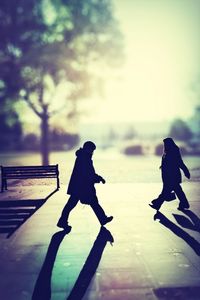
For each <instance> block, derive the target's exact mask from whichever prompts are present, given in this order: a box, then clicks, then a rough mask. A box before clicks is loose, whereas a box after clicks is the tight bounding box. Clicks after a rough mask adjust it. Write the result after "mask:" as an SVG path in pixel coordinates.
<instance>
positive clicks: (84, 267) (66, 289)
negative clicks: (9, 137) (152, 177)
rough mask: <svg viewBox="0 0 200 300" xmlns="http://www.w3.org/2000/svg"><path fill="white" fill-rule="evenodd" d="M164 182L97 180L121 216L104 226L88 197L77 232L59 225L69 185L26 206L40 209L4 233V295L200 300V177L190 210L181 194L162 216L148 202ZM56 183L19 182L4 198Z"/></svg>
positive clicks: (19, 299)
mask: <svg viewBox="0 0 200 300" xmlns="http://www.w3.org/2000/svg"><path fill="white" fill-rule="evenodd" d="M160 188H161V184H160V183H137V184H136V183H135V184H132V183H121V184H120V183H113V184H106V185H97V194H98V197H99V201H100V203H101V205H102V206H103V208H104V209H105V211H106V213H107V214H108V215H113V216H114V220H113V221H112V222H111V223H109V224H108V225H107V226H106V228H107V230H108V231H106V229H105V230H104V231H103V232H102V231H101V230H100V225H99V224H98V221H97V219H96V217H95V215H94V214H93V212H92V210H91V209H90V207H89V206H84V205H82V204H79V205H78V206H77V207H76V208H75V209H74V210H73V211H72V213H71V216H70V224H71V225H72V230H71V232H70V233H64V232H63V231H62V230H60V229H59V228H57V227H56V223H57V220H58V218H59V215H60V213H61V211H62V208H63V206H64V204H65V202H66V200H67V195H66V194H65V189H66V188H65V186H62V187H61V189H60V190H59V191H58V192H56V193H55V194H53V195H52V196H51V197H50V198H49V199H48V200H47V201H46V202H45V201H44V203H42V206H41V207H38V209H35V206H31V207H29V206H26V207H24V208H23V209H25V210H24V213H26V209H32V210H34V213H33V214H32V215H31V216H30V217H29V218H28V219H27V220H26V221H25V222H24V223H23V224H22V225H21V226H20V227H19V228H18V229H17V230H16V231H14V232H13V234H12V235H11V236H10V237H9V238H6V236H7V234H6V233H1V234H0V241H1V247H0V270H1V272H0V299H2V300H29V299H32V296H33V295H34V297H35V299H41V300H45V299H53V300H64V299H68V298H69V299H74V300H78V299H79V298H78V297H79V295H80V293H77V291H81V292H82V295H84V296H83V299H84V300H100V299H105V300H114V299H115V300H129V299H130V300H143V299H147V300H157V299H160V300H173V299H180V300H186V299H187V300H196V299H200V201H199V194H200V193H199V190H200V188H199V183H198V182H191V183H189V182H187V183H184V184H183V189H184V191H185V192H186V194H187V196H188V199H189V201H190V204H191V209H190V210H189V211H187V212H180V211H178V210H177V209H176V208H177V206H178V201H177V200H175V201H172V202H166V203H164V205H163V207H162V208H161V210H160V213H159V214H157V215H155V214H156V211H154V210H153V209H152V208H150V207H149V206H148V203H149V202H150V201H151V200H152V199H153V198H155V197H156V196H157V195H158V193H159V192H160ZM52 190H53V187H51V186H46V187H45V188H44V187H43V186H34V187H32V186H27V187H26V186H22V187H19V186H18V187H17V189H14V188H10V190H9V191H8V192H5V193H3V194H1V195H0V201H3V200H5V201H12V200H13V201H14V200H21V201H22V200H27V199H28V200H31V199H34V200H38V199H45V197H46V196H47V195H48V194H49V193H50V192H51V191H52ZM24 203H25V202H24ZM32 205H34V202H33V203H32ZM3 209H6V208H5V207H4V208H3ZM3 209H1V210H3ZM7 209H8V210H10V209H13V208H12V207H10V208H7ZM18 209H19V206H18ZM1 217H2V214H1ZM5 220H6V222H8V220H11V218H10V219H5V218H4V219H2V218H1V227H0V228H2V224H3V223H2V222H5ZM7 224H8V223H7ZM13 224H15V223H12V226H14V225H13ZM110 235H112V237H113V238H114V243H113V245H111V244H110V243H109V238H110ZM93 274H94V276H93ZM86 277H87V278H86ZM36 296H37V298H36ZM34 297H33V299H34Z"/></svg>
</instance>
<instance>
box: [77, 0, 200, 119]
mask: <svg viewBox="0 0 200 300" xmlns="http://www.w3.org/2000/svg"><path fill="white" fill-rule="evenodd" d="M113 3H114V6H115V15H116V18H117V19H118V21H119V25H120V28H121V31H122V33H123V35H124V42H125V52H126V63H125V65H124V66H123V67H122V68H121V69H120V70H116V71H113V73H115V74H113V78H114V77H117V78H118V79H116V80H111V79H110V77H109V78H107V86H106V92H105V97H104V99H100V98H99V99H96V100H95V99H93V101H90V102H88V104H87V102H86V103H84V104H83V105H85V107H86V108H88V110H89V115H87V117H85V118H83V120H84V121H86V122H87V121H88V122H92V121H98V122H108V121H114V122H115V121H145V120H149V121H161V120H171V119H173V118H177V117H180V118H183V119H187V118H189V117H190V116H191V115H192V114H193V111H194V107H195V106H196V105H197V104H198V103H199V101H198V100H197V95H196V94H195V93H194V92H193V91H192V88H191V87H192V84H193V83H194V81H196V80H197V78H198V76H199V73H200V54H199V53H200V1H199V0H113ZM115 75H116V76H115Z"/></svg>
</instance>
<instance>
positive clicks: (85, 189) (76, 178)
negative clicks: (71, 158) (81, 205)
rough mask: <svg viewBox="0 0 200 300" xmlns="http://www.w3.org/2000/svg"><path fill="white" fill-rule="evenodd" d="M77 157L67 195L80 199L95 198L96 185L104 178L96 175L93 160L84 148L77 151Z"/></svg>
mask: <svg viewBox="0 0 200 300" xmlns="http://www.w3.org/2000/svg"><path fill="white" fill-rule="evenodd" d="M76 156H77V158H76V161H75V164H74V168H73V171H72V175H71V178H70V181H69V185H68V189H67V194H69V195H75V196H78V197H79V199H81V198H82V199H84V198H88V197H90V198H91V197H95V196H96V190H95V187H94V184H95V183H97V182H100V180H101V178H102V177H101V176H99V175H97V174H96V173H95V169H94V166H93V161H92V158H91V156H90V155H89V154H88V153H87V152H86V151H85V150H84V149H83V148H80V149H79V150H77V151H76Z"/></svg>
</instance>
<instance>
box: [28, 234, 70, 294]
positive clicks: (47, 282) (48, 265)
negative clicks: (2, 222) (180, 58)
mask: <svg viewBox="0 0 200 300" xmlns="http://www.w3.org/2000/svg"><path fill="white" fill-rule="evenodd" d="M70 231H71V228H70V229H69V230H68V231H65V230H62V231H59V232H56V233H55V234H54V235H53V236H52V238H51V242H50V244H49V247H48V251H47V255H46V257H45V260H44V263H43V266H42V269H41V271H40V274H39V276H38V279H37V281H36V284H35V288H34V291H33V295H32V300H39V299H41V300H49V299H51V276H52V270H53V266H54V262H55V259H56V255H57V252H58V249H59V246H60V244H61V242H62V240H63V238H64V237H65V235H66V234H68V233H69V232H70Z"/></svg>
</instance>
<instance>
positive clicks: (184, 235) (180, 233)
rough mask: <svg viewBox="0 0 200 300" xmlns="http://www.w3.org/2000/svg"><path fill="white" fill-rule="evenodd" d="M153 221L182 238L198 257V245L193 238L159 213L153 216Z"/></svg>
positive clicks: (199, 254) (199, 244) (199, 248)
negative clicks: (158, 222) (157, 221)
mask: <svg viewBox="0 0 200 300" xmlns="http://www.w3.org/2000/svg"><path fill="white" fill-rule="evenodd" d="M154 220H159V221H160V223H161V224H162V225H164V226H165V227H167V228H169V229H170V230H171V231H172V232H173V233H174V234H176V235H177V236H178V237H180V238H182V239H183V240H184V241H185V242H186V243H187V244H188V245H189V246H190V247H191V248H192V249H193V250H194V251H195V253H196V254H197V255H198V256H200V243H199V242H198V241H197V240H195V238H193V237H192V236H191V235H190V234H188V233H187V232H186V231H184V230H183V229H182V228H181V227H179V226H177V225H176V224H174V223H173V222H172V221H170V220H169V219H168V218H167V217H166V216H165V215H163V214H162V213H161V212H159V211H158V212H157V213H156V214H155V215H154Z"/></svg>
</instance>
